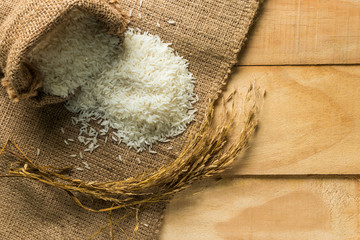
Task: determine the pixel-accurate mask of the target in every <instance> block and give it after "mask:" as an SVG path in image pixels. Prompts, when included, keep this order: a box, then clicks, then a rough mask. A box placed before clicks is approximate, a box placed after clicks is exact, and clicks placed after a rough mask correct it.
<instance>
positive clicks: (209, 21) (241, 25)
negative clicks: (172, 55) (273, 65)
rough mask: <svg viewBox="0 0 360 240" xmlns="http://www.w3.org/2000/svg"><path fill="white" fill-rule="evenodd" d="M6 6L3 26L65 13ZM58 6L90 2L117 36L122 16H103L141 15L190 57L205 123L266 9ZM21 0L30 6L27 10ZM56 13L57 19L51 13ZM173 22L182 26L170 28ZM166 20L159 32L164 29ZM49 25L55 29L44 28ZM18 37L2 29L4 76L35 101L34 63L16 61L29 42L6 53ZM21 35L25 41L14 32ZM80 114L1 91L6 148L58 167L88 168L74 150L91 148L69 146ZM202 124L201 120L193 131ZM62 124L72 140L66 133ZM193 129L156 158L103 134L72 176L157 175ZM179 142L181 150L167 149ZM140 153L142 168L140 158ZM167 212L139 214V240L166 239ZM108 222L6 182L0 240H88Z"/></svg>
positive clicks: (56, 196)
mask: <svg viewBox="0 0 360 240" xmlns="http://www.w3.org/2000/svg"><path fill="white" fill-rule="evenodd" d="M1 1H2V2H0V13H1V15H0V23H1V25H4V24H5V23H9V24H10V23H12V24H13V25H14V26H15V25H16V26H21V24H22V25H24V24H25V25H26V24H28V23H31V22H32V21H35V20H33V19H35V18H36V19H39V18H41V17H44V18H47V17H48V16H49V15H50V16H58V15H59V14H60V13H59V12H57V11H58V8H51V9H50V10H48V11H44V9H42V11H41V12H39V11H38V8H36V7H38V6H40V5H41V4H40V3H39V2H47V1H44V0H43V1H41V0H39V1H20V0H17V1H16V0H15V1H14V0H13V1H8V0H6V1H4V0H1ZM49 2H53V3H54V2H57V3H61V4H62V2H66V3H67V4H70V3H73V4H78V3H79V4H80V3H81V4H85V3H84V2H89V4H88V5H87V4H85V5H86V7H84V9H89V8H88V6H90V5H91V6H95V7H94V8H92V7H91V9H93V10H91V11H88V12H90V13H91V14H93V15H95V16H96V17H98V18H100V20H101V21H105V22H106V21H108V20H109V21H110V22H111V21H113V22H112V23H114V25H112V24H110V25H108V26H112V27H113V30H114V29H119V28H116V26H117V25H116V24H115V20H114V19H113V18H109V19H108V18H105V17H104V16H105V15H106V16H113V14H114V15H116V14H117V13H118V12H115V11H118V10H117V9H121V10H123V11H125V12H129V11H130V10H132V15H133V18H132V21H131V22H130V26H131V27H139V28H140V29H142V30H146V31H148V32H150V33H152V34H157V35H159V36H160V37H161V38H162V39H163V40H164V41H165V42H171V43H172V47H173V48H174V49H175V50H176V51H177V52H178V53H179V54H180V55H181V56H184V58H186V59H188V60H189V62H190V66H189V68H190V71H191V72H192V73H193V74H194V76H195V77H196V79H197V85H196V89H195V91H196V93H197V94H198V96H199V102H198V103H197V104H196V108H197V109H198V110H199V111H198V115H197V123H201V121H202V117H203V115H204V112H205V110H206V108H207V105H208V100H209V99H214V98H216V97H217V96H218V94H219V93H220V92H221V88H222V86H223V85H224V84H225V81H226V79H227V77H228V75H229V73H230V69H231V67H232V65H233V64H234V63H235V62H236V59H237V53H238V52H239V51H240V49H241V47H242V45H243V43H244V41H245V39H246V34H247V32H248V29H249V27H250V25H251V23H252V21H253V19H254V16H255V14H256V11H257V9H258V7H259V1H258V0H200V1H187V0H166V1H165V0H164V1H158V0H143V1H142V6H141V7H140V4H139V2H136V1H132V0H124V1H117V2H116V3H115V5H116V7H114V8H112V6H113V5H111V4H110V5H109V4H106V3H105V2H102V1H95V0H94V1H59V0H57V1H55V0H54V1H49ZM95 2H96V3H97V4H95ZM112 2H114V1H112ZM20 3H22V4H25V5H26V6H20V5H21V4H20ZM19 4H20V5H19ZM32 4H33V5H32ZM61 4H60V5H61ZM81 4H80V5H81ZM85 5H82V6H85ZM35 6H36V7H35ZM61 6H64V5H61ZM67 6H68V5H67ZM103 6H107V7H106V9H107V10H106V14H100V15H98V14H97V13H99V12H102V11H100V10H98V8H102V7H103ZM24 9H27V10H26V11H28V12H29V13H27V14H25V15H26V16H27V17H26V18H24V16H23V15H21V14H18V12H19V11H23V10H24ZM45 9H47V8H45ZM54 9H55V10H56V14H55V13H54V14H53V12H52V10H54ZM24 11H25V10H24ZM60 15H61V14H60ZM140 15H141V17H140ZM55 18H56V17H55ZM170 20H171V21H174V22H175V24H174V25H173V24H169V23H168V21H170ZM17 22H19V23H17ZM157 22H158V23H159V24H160V27H158V26H157ZM46 26H48V25H44V26H43V27H46ZM19 31H20V30H15V28H14V29H10V28H7V29H3V28H1V29H0V41H1V42H0V54H1V55H0V58H1V59H0V60H1V64H2V65H1V70H3V72H4V75H3V76H2V77H4V79H8V80H7V81H9V82H11V83H10V86H12V89H16V90H14V92H15V93H12V92H11V91H10V95H11V97H13V98H15V97H18V96H21V94H24V93H31V94H29V95H28V96H30V95H33V94H34V92H31V91H32V89H36V88H32V87H31V86H32V84H33V83H34V79H31V78H28V77H25V75H26V74H28V72H27V71H28V70H27V69H26V67H29V66H26V65H21V59H15V58H13V55H12V54H14V52H16V51H17V50H19V49H21V50H22V51H25V50H24V49H23V48H24V46H22V45H21V41H20V42H19V43H16V44H17V45H12V48H11V49H12V50H11V51H9V52H8V50H6V49H7V44H8V41H10V40H8V39H12V40H11V41H13V42H18V41H17V39H16V38H17V37H19V34H20V33H19ZM38 31H39V29H37V28H27V30H26V31H25V32H21V31H20V32H21V34H23V35H21V37H23V38H29V37H30V36H33V35H34V34H35V33H34V32H38ZM12 34H17V35H16V36H11V35H12ZM5 40H6V41H5ZM11 43H12V42H11ZM19 44H20V45H19ZM34 44H36V41H35V42H34ZM30 45H31V44H30ZM26 50H28V49H26ZM9 59H12V60H14V59H15V60H16V61H17V64H18V65H16V67H13V66H12V65H10V66H9V65H8V64H9V62H8V60H9ZM15 60H14V61H15ZM10 69H12V70H10ZM24 69H25V70H24ZM14 74H19V75H14ZM24 74H25V75H24ZM32 77H34V76H33V75H32ZM10 79H11V80H10ZM29 79H30V80H29ZM38 81H40V80H38ZM35 82H36V81H35ZM24 96H25V95H24ZM71 117H72V114H71V113H70V112H68V111H67V110H66V109H65V108H64V106H63V104H62V103H60V104H51V105H45V106H43V107H41V108H34V107H31V106H29V105H28V104H27V103H26V102H25V101H20V102H18V103H14V102H13V101H11V100H9V97H8V95H7V93H6V91H5V89H4V88H1V90H0V144H1V145H3V144H4V143H5V142H6V140H7V139H8V138H11V139H13V140H14V141H15V142H16V143H17V144H18V145H19V146H20V147H21V148H22V149H23V150H24V151H25V152H26V153H27V154H28V156H29V157H30V158H32V159H34V160H35V161H37V162H38V163H41V164H44V165H52V166H59V167H61V166H67V165H69V164H74V165H75V166H79V167H81V166H82V163H81V161H82V160H80V159H77V158H70V157H69V155H70V154H77V153H78V152H79V150H80V149H82V146H80V145H77V143H74V144H72V145H66V144H64V142H63V140H64V139H66V138H76V136H77V135H78V128H79V127H78V126H74V125H72V124H71ZM198 125H199V124H193V125H192V128H196V127H198ZM62 127H63V128H64V130H65V134H62V132H61V130H60V129H61V128H62ZM188 133H189V129H188V130H187V131H186V132H185V133H184V134H182V135H181V136H179V137H177V138H174V139H172V140H171V141H170V142H169V143H161V144H157V145H156V146H154V147H153V150H155V151H157V152H158V154H155V155H154V154H150V153H148V152H142V153H140V154H137V153H136V152H135V151H132V150H129V149H128V148H127V147H125V146H123V145H120V146H118V145H117V144H115V143H113V142H111V141H110V142H107V143H106V144H105V143H104V139H103V138H102V139H99V141H100V144H101V148H99V149H98V150H96V151H95V152H93V153H92V154H91V155H90V154H84V158H85V159H84V160H83V161H86V162H87V163H88V164H89V166H90V167H91V169H90V170H84V171H74V172H72V173H71V174H72V176H73V177H77V178H81V179H84V180H87V181H91V180H95V181H106V180H118V179H123V178H126V177H130V176H135V175H137V174H139V173H141V172H144V171H149V170H153V171H155V169H156V168H157V167H160V166H162V165H164V164H168V163H169V162H171V161H172V160H174V159H175V158H176V156H177V154H178V152H179V151H180V150H181V149H182V147H183V145H184V143H185V141H186V139H187V136H188ZM170 146H171V147H172V150H169V149H168V147H170ZM38 148H39V149H40V151H41V152H40V155H39V156H37V154H36V152H37V149H38ZM119 154H121V155H122V158H123V160H124V161H123V162H119V160H118V158H117V156H118V155H119ZM138 157H139V158H140V159H141V163H138V162H137V160H136V158H138ZM13 160H14V159H13V157H12V156H10V155H8V154H6V155H2V156H1V158H0V170H1V172H3V173H5V172H6V169H8V167H9V164H10V162H11V161H13ZM89 204H91V206H92V207H94V208H100V207H101V206H102V203H98V202H96V201H94V202H93V203H89ZM164 208H165V203H156V204H153V205H149V206H147V207H146V208H144V209H141V210H140V212H139V223H140V225H139V230H138V231H137V232H136V237H135V239H144V240H146V239H156V238H157V235H158V231H159V230H158V228H159V226H160V223H161V221H162V214H163V210H164ZM130 210H131V209H130ZM126 212H127V211H126V210H119V211H115V212H113V213H112V219H113V221H115V222H116V221H117V220H119V219H120V218H121V217H122V216H123V215H124V214H125V213H126ZM135 222H136V221H135V215H134V214H132V215H130V216H128V217H127V218H125V219H123V220H121V221H119V222H118V225H119V226H120V227H121V228H122V230H124V231H125V232H126V234H128V235H129V236H131V234H132V231H133V229H134V227H135ZM107 223H108V214H107V213H91V212H88V211H86V210H84V209H82V208H80V207H79V206H77V205H76V204H75V203H74V202H73V201H72V199H70V197H69V196H68V195H67V194H66V193H64V192H63V191H60V190H57V189H54V188H52V187H50V186H46V185H44V184H41V183H38V182H34V181H30V180H25V179H19V178H0V239H86V238H88V237H90V236H91V235H92V234H93V233H95V232H96V231H97V230H98V229H99V228H101V227H102V226H104V225H105V224H107ZM122 230H121V229H120V228H119V227H117V226H115V228H114V233H115V236H116V239H128V238H127V237H126V235H125V234H124V233H123V231H122ZM108 238H109V230H108V229H105V230H104V231H103V232H102V233H100V234H99V235H97V236H96V237H95V239H108Z"/></svg>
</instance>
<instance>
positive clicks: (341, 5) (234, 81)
mask: <svg viewBox="0 0 360 240" xmlns="http://www.w3.org/2000/svg"><path fill="white" fill-rule="evenodd" d="M259 16H260V18H259V21H258V23H257V25H256V26H255V28H254V29H253V31H252V32H251V33H250V36H249V41H248V44H247V47H246V48H245V49H244V51H243V52H242V53H241V54H240V62H239V64H238V65H239V67H237V68H236V69H235V71H234V73H233V74H232V76H231V78H230V79H229V84H228V87H227V90H226V91H225V93H224V95H225V96H226V95H227V94H229V93H230V92H232V91H233V90H234V89H236V90H238V91H239V92H242V91H244V90H245V89H246V88H247V86H249V83H250V82H253V81H256V83H257V84H258V85H259V86H261V87H263V88H265V89H266V92H267V95H266V98H265V102H264V105H263V109H262V112H261V115H260V127H259V129H258V131H257V133H256V135H255V136H254V137H253V138H252V142H251V147H250V149H249V150H248V151H246V152H245V154H243V155H242V156H240V157H239V158H238V159H237V160H236V162H235V164H234V165H233V168H232V169H231V170H229V171H226V172H225V173H223V174H222V176H221V177H223V178H224V179H223V180H222V181H220V182H216V181H215V180H214V179H211V180H207V181H206V182H201V183H198V184H197V185H195V186H192V187H191V188H190V189H188V190H186V191H185V192H183V193H180V194H178V195H176V196H175V199H174V200H173V201H172V202H171V203H170V205H169V207H168V209H167V211H166V214H165V223H164V226H163V228H162V231H161V235H160V239H161V240H184V239H186V240H205V239H206V240H285V239H286V240H288V239H291V240H297V239H299V240H303V239H321V240H358V239H360V217H359V216H360V201H359V200H360V185H359V184H360V181H359V180H360V178H359V177H360V1H358V0H266V1H265V4H264V7H263V11H262V12H261V13H260V15H259ZM246 65H247V66H246ZM261 65H264V66H261ZM284 65H286V66H284ZM294 65H302V66H294ZM316 65H325V66H316ZM335 65H341V66H335ZM236 103H237V104H236V106H241V101H240V100H239V99H236ZM218 110H221V107H220V108H219V109H218ZM240 127H241V125H240V124H238V126H235V131H233V135H232V138H234V137H236V135H237V134H238V131H239V129H240ZM310 175H311V176H310ZM194 193H196V194H194Z"/></svg>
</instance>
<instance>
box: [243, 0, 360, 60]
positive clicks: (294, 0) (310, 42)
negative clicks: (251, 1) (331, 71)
mask: <svg viewBox="0 0 360 240" xmlns="http://www.w3.org/2000/svg"><path fill="white" fill-rule="evenodd" d="M359 26H360V1H358V0H266V1H265V3H264V5H263V10H262V12H261V13H260V14H259V21H258V22H257V23H256V24H255V27H254V29H253V31H252V32H251V34H250V37H249V41H248V42H247V46H246V49H245V50H244V51H243V54H240V58H239V59H240V62H239V64H240V65H294V64H356V63H360V30H359Z"/></svg>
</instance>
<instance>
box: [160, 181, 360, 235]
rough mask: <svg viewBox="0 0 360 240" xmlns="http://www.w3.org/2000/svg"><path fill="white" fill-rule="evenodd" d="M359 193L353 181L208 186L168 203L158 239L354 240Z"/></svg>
mask: <svg viewBox="0 0 360 240" xmlns="http://www.w3.org/2000/svg"><path fill="white" fill-rule="evenodd" d="M199 190H201V192H198V193H197V194H195V195H191V194H193V193H194V192H195V193H196V192H197V191H199ZM359 190H360V188H359V181H358V180H356V179H326V178H325V179H316V178H315V179H298V178H282V179H276V178H273V179H272V178H246V179H242V178H239V179H228V180H223V181H221V182H219V183H215V182H214V181H208V182H206V183H202V184H200V185H198V186H193V187H192V188H191V189H190V190H189V191H187V192H186V193H182V194H181V195H177V198H178V200H174V201H172V202H171V204H170V205H169V207H168V209H167V213H166V216H165V224H164V227H163V229H162V232H161V238H160V239H161V240H183V239H196V240H245V239H249V240H250V239H256V240H288V239H292V240H297V239H299V240H303V239H322V240H335V239H342V240H355V239H359V238H358V237H359V234H360V232H359V230H360V229H359V223H360V222H359V217H358V216H359V214H360V204H359V200H360V195H359ZM189 195H190V196H189ZM185 196H188V197H185Z"/></svg>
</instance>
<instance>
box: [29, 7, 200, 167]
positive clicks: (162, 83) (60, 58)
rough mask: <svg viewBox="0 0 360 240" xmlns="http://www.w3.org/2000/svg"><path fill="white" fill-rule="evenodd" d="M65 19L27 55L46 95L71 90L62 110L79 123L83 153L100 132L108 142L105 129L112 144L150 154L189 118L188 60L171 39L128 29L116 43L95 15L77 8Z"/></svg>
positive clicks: (191, 95)
mask: <svg viewBox="0 0 360 240" xmlns="http://www.w3.org/2000/svg"><path fill="white" fill-rule="evenodd" d="M71 19H72V20H71V21H69V22H68V23H67V24H64V25H63V26H61V27H58V28H57V29H56V31H54V32H53V33H52V34H51V38H50V37H47V39H45V40H44V41H43V42H42V43H41V44H39V47H37V48H36V49H34V51H33V53H32V55H31V57H30V58H29V60H30V61H31V62H32V63H34V64H36V66H37V67H38V68H39V70H40V72H41V73H42V74H43V76H45V77H44V81H43V90H44V92H46V93H48V94H52V95H57V96H62V97H65V96H68V94H74V96H73V97H72V98H71V99H70V100H69V101H68V102H67V104H66V107H67V109H68V110H69V111H71V112H74V113H78V116H77V117H74V118H72V120H71V121H72V123H73V124H74V125H79V136H78V137H77V139H78V141H79V142H81V143H83V144H84V148H85V149H84V151H85V152H90V153H91V152H93V151H94V150H95V149H96V148H98V147H99V144H98V143H97V137H98V136H99V135H101V136H103V135H105V136H106V137H105V142H106V141H107V139H108V138H107V137H108V136H107V135H108V134H110V131H111V133H112V134H111V135H112V139H113V140H114V141H115V142H116V143H118V144H120V143H124V144H126V145H127V146H128V147H129V148H134V149H136V150H137V151H143V150H145V149H147V148H149V150H150V152H152V153H156V152H155V151H153V150H151V147H152V146H153V144H155V143H158V142H168V141H169V139H168V138H172V137H175V136H177V135H179V134H181V133H182V132H183V131H184V130H185V129H186V127H187V125H188V124H189V123H190V122H191V121H193V120H194V119H195V113H196V109H194V108H193V106H192V104H193V103H195V102H196V100H197V96H196V95H195V94H194V92H193V91H194V84H195V81H194V78H193V76H192V74H191V73H190V72H189V71H188V62H187V60H185V59H183V58H182V57H181V56H179V55H178V54H177V53H176V52H175V51H174V50H173V49H172V48H171V47H170V44H169V43H164V42H163V41H162V40H161V39H160V38H159V37H158V36H154V35H151V34H150V33H147V32H141V30H139V29H136V30H134V29H129V30H128V31H127V32H126V33H125V39H124V40H123V44H122V46H120V45H119V42H120V41H119V39H118V38H117V37H115V36H111V35H108V34H106V33H105V32H104V31H103V30H102V28H101V25H100V24H99V23H98V22H97V21H96V20H93V19H91V18H87V17H85V15H84V14H82V13H80V12H78V11H77V12H76V14H74V15H72V17H71ZM169 23H170V21H169ZM174 23H175V22H174ZM78 88H81V91H77V92H76V93H75V90H77V89H78ZM94 126H96V127H94ZM95 128H96V129H95ZM71 140H73V139H68V140H64V142H65V144H67V145H68V144H69V142H68V141H71ZM139 160H140V159H139Z"/></svg>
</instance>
